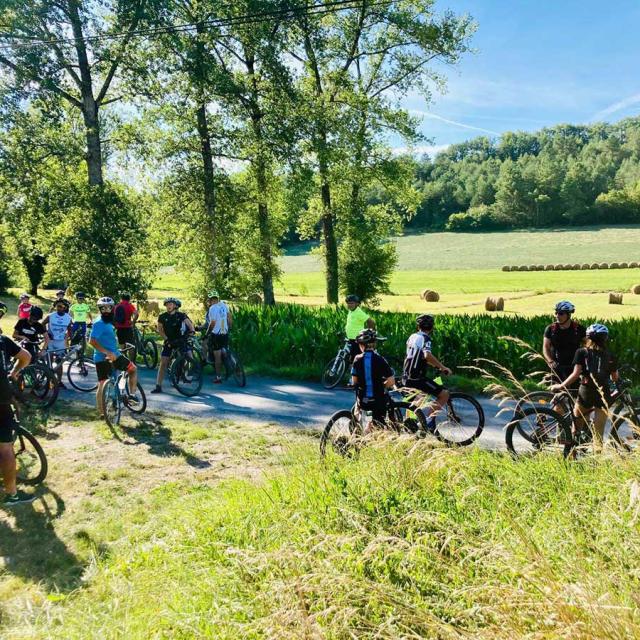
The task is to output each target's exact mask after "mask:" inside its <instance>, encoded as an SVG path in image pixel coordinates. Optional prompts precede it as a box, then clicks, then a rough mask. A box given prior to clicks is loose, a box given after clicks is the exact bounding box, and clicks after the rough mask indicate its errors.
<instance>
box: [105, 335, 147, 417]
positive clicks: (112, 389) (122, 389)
mask: <svg viewBox="0 0 640 640" xmlns="http://www.w3.org/2000/svg"><path fill="white" fill-rule="evenodd" d="M133 349H134V346H133V345H130V344H128V345H127V346H126V347H125V348H124V349H123V350H122V353H124V354H126V353H130V352H131V351H132V350H133ZM137 391H138V395H139V398H140V399H139V402H137V403H132V402H131V400H130V399H129V395H130V393H129V373H128V372H127V371H118V370H117V369H112V371H111V375H110V376H109V379H108V380H107V382H106V383H105V385H104V387H103V389H102V402H103V406H104V419H105V422H106V423H107V425H109V427H110V428H111V429H115V427H117V426H118V425H119V424H120V419H121V417H122V409H123V407H124V408H125V409H127V410H128V411H129V412H131V413H133V414H135V415H140V414H142V413H144V412H145V410H146V408H147V396H146V395H145V393H144V389H143V388H142V386H141V384H140V382H138V386H137Z"/></svg>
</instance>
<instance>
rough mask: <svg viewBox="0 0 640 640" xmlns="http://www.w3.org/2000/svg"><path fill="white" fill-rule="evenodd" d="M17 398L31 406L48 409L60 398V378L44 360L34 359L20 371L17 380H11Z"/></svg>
mask: <svg viewBox="0 0 640 640" xmlns="http://www.w3.org/2000/svg"><path fill="white" fill-rule="evenodd" d="M11 386H12V389H13V393H14V396H15V397H16V399H17V400H18V401H19V402H21V403H22V404H25V405H27V406H30V407H34V408H39V409H46V408H48V407H51V406H52V405H53V404H54V403H55V401H56V400H57V399H58V394H59V393H60V386H59V385H58V378H57V376H56V374H55V371H53V370H52V369H51V368H50V367H48V366H47V365H45V364H44V363H43V362H38V361H37V360H36V361H35V362H33V361H32V363H31V364H28V365H27V366H26V367H24V368H23V369H20V371H19V372H18V379H17V381H13V380H12V381H11Z"/></svg>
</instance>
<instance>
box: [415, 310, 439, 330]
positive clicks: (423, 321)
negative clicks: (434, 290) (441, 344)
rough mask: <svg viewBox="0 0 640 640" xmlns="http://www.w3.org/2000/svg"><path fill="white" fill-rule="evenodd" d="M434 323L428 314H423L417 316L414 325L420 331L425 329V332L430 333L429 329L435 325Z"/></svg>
mask: <svg viewBox="0 0 640 640" xmlns="http://www.w3.org/2000/svg"><path fill="white" fill-rule="evenodd" d="M435 322H436V320H435V318H434V317H433V316H432V315H429V314H428V313H423V314H422V315H421V316H418V317H417V318H416V324H417V325H418V326H419V327H420V328H421V329H425V330H426V331H430V330H431V329H433V325H434V324H435Z"/></svg>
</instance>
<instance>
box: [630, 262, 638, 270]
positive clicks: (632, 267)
mask: <svg viewBox="0 0 640 640" xmlns="http://www.w3.org/2000/svg"><path fill="white" fill-rule="evenodd" d="M638 267H640V263H639V262H630V263H629V269H637V268H638Z"/></svg>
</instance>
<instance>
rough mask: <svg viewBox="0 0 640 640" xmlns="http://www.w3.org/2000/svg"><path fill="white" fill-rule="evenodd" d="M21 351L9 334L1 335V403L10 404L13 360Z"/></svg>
mask: <svg viewBox="0 0 640 640" xmlns="http://www.w3.org/2000/svg"><path fill="white" fill-rule="evenodd" d="M18 353H20V347H19V346H18V345H17V344H16V343H15V342H14V341H13V340H11V339H10V338H7V336H2V335H0V405H2V404H9V403H10V402H11V398H12V397H13V393H12V391H11V385H10V384H9V371H10V370H11V361H12V360H13V359H14V358H15V357H16V356H17V355H18Z"/></svg>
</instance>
